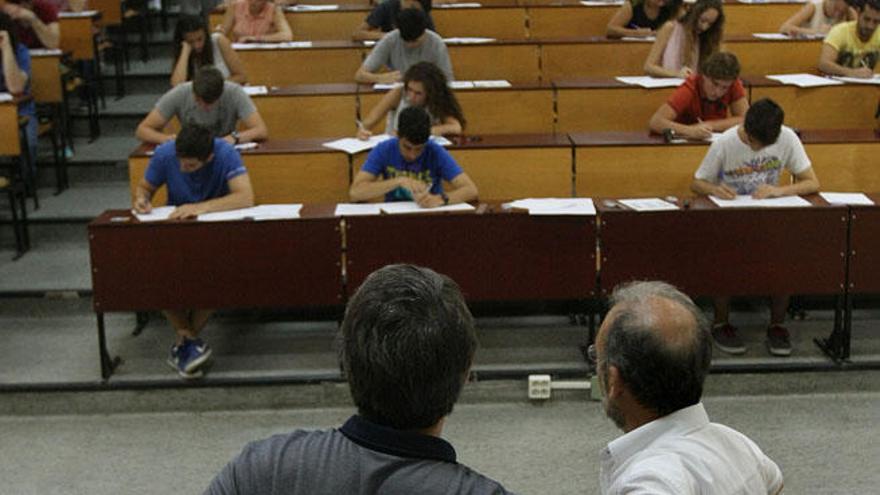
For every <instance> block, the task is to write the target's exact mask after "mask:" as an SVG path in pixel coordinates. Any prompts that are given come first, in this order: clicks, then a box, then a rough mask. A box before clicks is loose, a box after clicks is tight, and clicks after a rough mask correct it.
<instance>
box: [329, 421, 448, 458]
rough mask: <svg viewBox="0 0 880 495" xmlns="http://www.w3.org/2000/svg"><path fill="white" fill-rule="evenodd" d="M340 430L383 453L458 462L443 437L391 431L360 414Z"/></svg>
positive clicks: (367, 446)
mask: <svg viewBox="0 0 880 495" xmlns="http://www.w3.org/2000/svg"><path fill="white" fill-rule="evenodd" d="M339 431H341V432H342V434H343V435H345V437H346V438H348V439H349V440H351V441H352V442H354V443H356V444H358V445H360V446H361V447H365V448H368V449H370V450H375V451H377V452H382V453H383V454H390V455H396V456H398V457H414V458H417V459H431V460H435V461H443V462H451V463H455V462H456V455H455V449H454V448H453V447H452V444H450V443H449V442H447V441H446V440H443V439H442V438H438V437H433V436H430V435H423V434H421V433H414V432H411V431H403V430H397V429H395V428H389V427H387V426H382V425H379V424H376V423H373V422H372V421H368V420H367V419H365V418H364V417H363V416H360V415H357V414H356V415H354V416H352V417H351V418H349V419H348V421H346V422H345V424H344V425H342V428H340V429H339Z"/></svg>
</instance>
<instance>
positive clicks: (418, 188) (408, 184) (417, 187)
mask: <svg viewBox="0 0 880 495" xmlns="http://www.w3.org/2000/svg"><path fill="white" fill-rule="evenodd" d="M397 179H398V181H397V185H398V186H400V187H402V188H404V189H406V190H408V191H409V192H410V194H411V195H412V197H413V199H415V198H416V197H417V196H420V195H422V194H425V192H426V191H427V190H428V187H427V186H426V185H425V183H424V182H422V181H420V180H416V179H413V178H412V177H398V178H397Z"/></svg>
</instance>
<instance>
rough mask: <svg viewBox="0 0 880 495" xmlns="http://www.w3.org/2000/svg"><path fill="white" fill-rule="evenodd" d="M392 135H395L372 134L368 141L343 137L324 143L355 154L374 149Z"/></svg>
mask: <svg viewBox="0 0 880 495" xmlns="http://www.w3.org/2000/svg"><path fill="white" fill-rule="evenodd" d="M392 137H393V136H391V135H390V134H377V135H375V136H370V139H367V140H366V141H364V140H361V139H358V138H342V139H337V140H335V141H330V142H327V143H323V146H325V147H327V148H332V149H334V150H340V151H344V152H346V153H348V154H349V155H354V154H355V153H360V152H361V151H366V150H370V149H373V148H375V147H376V145H378V144H379V143H381V142H382V141H385V140H386V139H391V138H392Z"/></svg>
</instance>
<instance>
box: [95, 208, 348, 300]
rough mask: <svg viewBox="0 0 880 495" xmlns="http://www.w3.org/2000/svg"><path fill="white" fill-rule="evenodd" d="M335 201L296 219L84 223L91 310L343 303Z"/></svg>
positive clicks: (107, 219) (100, 220) (104, 216)
mask: <svg viewBox="0 0 880 495" xmlns="http://www.w3.org/2000/svg"><path fill="white" fill-rule="evenodd" d="M332 215H333V207H332V206H324V207H317V206H315V207H311V206H309V207H306V208H304V209H303V212H302V217H303V218H301V219H299V220H283V221H265V222H254V221H236V222H210V223H209V222H191V221H186V222H158V223H139V222H137V221H134V220H130V221H124V222H118V221H112V220H111V218H112V217H117V218H124V217H128V216H130V213H129V212H128V211H125V210H117V211H108V212H105V213H104V214H102V215H101V216H100V217H98V218H97V219H95V220H94V221H93V222H92V223H90V224H89V227H88V229H89V248H90V252H91V262H92V286H93V289H94V307H95V311H97V312H107V311H143V310H159V309H176V308H181V309H183V308H251V307H293V306H297V307H302V306H325V305H336V304H341V303H342V302H343V301H342V297H341V296H342V294H341V292H342V280H341V273H340V272H341V270H340V267H339V259H340V251H341V238H340V235H339V232H338V227H339V219H337V218H334V217H333V216H332Z"/></svg>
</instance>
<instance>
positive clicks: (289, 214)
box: [246, 203, 302, 221]
mask: <svg viewBox="0 0 880 495" xmlns="http://www.w3.org/2000/svg"><path fill="white" fill-rule="evenodd" d="M249 209H250V214H248V215H246V216H249V217H253V219H254V220H257V221H261V220H285V219H295V218H299V212H300V210H302V204H300V203H290V204H269V205H259V206H254V207H253V208H249Z"/></svg>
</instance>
